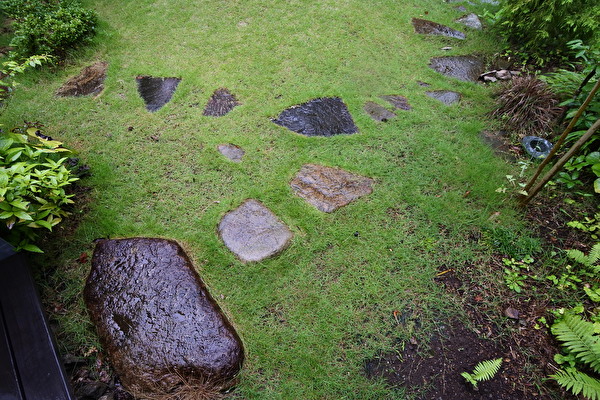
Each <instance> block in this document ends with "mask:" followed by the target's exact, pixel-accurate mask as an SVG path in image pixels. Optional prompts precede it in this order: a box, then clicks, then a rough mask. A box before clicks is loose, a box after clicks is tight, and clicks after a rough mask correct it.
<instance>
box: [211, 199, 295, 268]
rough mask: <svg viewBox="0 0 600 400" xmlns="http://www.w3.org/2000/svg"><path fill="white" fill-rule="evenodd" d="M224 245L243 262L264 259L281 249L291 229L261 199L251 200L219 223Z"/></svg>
mask: <svg viewBox="0 0 600 400" xmlns="http://www.w3.org/2000/svg"><path fill="white" fill-rule="evenodd" d="M219 235H220V236H221V239H222V240H223V242H224V243H225V246H227V248H228V249H229V250H231V251H232V252H233V253H234V254H235V255H236V256H237V257H238V258H239V259H240V260H241V261H243V262H252V261H261V260H264V259H265V258H268V257H271V256H274V255H276V254H279V253H280V252H282V251H283V250H284V249H285V248H286V247H287V246H288V244H289V243H290V241H291V240H292V236H293V235H292V232H291V231H290V230H289V229H288V227H287V226H286V225H285V224H284V223H283V222H281V221H280V220H279V219H278V218H277V216H276V215H275V214H273V213H272V212H271V210H269V209H268V208H267V207H265V206H264V205H263V204H262V203H261V202H260V201H258V200H254V199H248V200H246V201H244V202H243V203H242V204H241V205H240V206H239V207H238V208H236V209H235V210H233V211H230V212H228V213H227V214H225V216H223V218H222V219H221V222H220V223H219Z"/></svg>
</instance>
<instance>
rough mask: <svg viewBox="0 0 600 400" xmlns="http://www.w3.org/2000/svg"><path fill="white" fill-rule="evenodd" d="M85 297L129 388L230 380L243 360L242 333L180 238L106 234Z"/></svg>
mask: <svg viewBox="0 0 600 400" xmlns="http://www.w3.org/2000/svg"><path fill="white" fill-rule="evenodd" d="M84 299H85V302H86V305H87V308H88V310H89V312H90V316H91V319H92V322H93V323H94V325H95V326H96V329H97V331H98V336H99V338H100V341H101V343H102V346H103V348H104V349H105V350H106V351H107V352H108V355H109V359H110V361H111V364H112V366H113V367H114V369H115V371H116V372H117V374H118V375H119V378H120V379H121V381H122V382H123V384H124V385H125V386H126V387H127V388H128V390H130V391H136V392H150V393H152V392H154V391H155V390H157V389H158V390H161V391H169V390H171V389H173V388H174V387H176V386H178V385H181V384H182V383H184V382H186V381H187V382H188V383H193V382H194V381H195V380H199V381H208V382H213V383H216V384H222V385H224V386H227V382H228V381H230V380H231V379H233V378H235V376H236V375H237V373H238V372H239V371H240V369H241V367H242V362H243V360H244V350H243V347H242V342H241V340H240V338H239V337H238V335H237V333H236V332H235V330H234V328H233V326H232V325H231V323H230V322H229V321H228V320H227V318H226V317H225V315H224V314H223V312H222V311H221V309H220V308H219V306H218V305H217V303H216V302H215V301H214V300H213V298H212V297H211V295H210V293H209V292H208V290H207V289H206V286H205V285H204V283H203V282H202V280H201V279H200V277H199V276H198V274H197V273H196V269H195V268H194V266H193V265H192V263H191V261H190V260H189V258H188V257H187V255H186V254H185V252H184V251H183V249H182V248H181V247H180V246H179V245H178V244H177V243H176V242H174V241H171V240H165V239H150V238H131V239H118V240H100V241H99V242H98V243H97V244H96V248H95V250H94V255H93V257H92V270H91V272H90V275H89V276H88V279H87V283H86V286H85V289H84Z"/></svg>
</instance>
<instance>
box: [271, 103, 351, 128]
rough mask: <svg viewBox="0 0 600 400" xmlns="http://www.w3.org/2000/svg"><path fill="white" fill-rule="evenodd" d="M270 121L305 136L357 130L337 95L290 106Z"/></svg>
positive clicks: (346, 108)
mask: <svg viewBox="0 0 600 400" xmlns="http://www.w3.org/2000/svg"><path fill="white" fill-rule="evenodd" d="M272 121H273V122H274V123H276V124H277V125H281V126H283V127H286V128H288V129H289V130H291V131H294V132H297V133H300V134H302V135H306V136H333V135H340V134H352V133H356V132H358V128H357V127H356V125H354V120H353V119H352V116H351V115H350V113H349V112H348V107H346V104H344V102H343V101H342V99H340V98H339V97H325V98H320V99H314V100H311V101H309V102H306V103H304V104H300V105H297V106H293V107H290V108H288V109H286V110H284V111H283V112H282V113H281V114H279V116H278V117H277V119H273V120H272Z"/></svg>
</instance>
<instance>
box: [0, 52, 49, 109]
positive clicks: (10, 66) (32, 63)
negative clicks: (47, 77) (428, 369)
mask: <svg viewBox="0 0 600 400" xmlns="http://www.w3.org/2000/svg"><path fill="white" fill-rule="evenodd" d="M48 61H50V57H48V56H31V57H29V58H27V59H25V60H23V61H22V62H20V63H19V62H17V61H6V62H4V63H2V69H1V70H0V76H1V77H2V78H1V79H0V99H3V98H5V97H7V96H8V94H9V93H10V92H12V90H13V89H14V88H15V86H16V85H17V83H16V82H15V80H14V77H15V75H17V74H22V73H23V72H25V70H27V69H28V68H35V67H36V66H38V65H42V63H43V62H48Z"/></svg>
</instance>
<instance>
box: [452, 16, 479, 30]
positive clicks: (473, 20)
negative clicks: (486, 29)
mask: <svg viewBox="0 0 600 400" xmlns="http://www.w3.org/2000/svg"><path fill="white" fill-rule="evenodd" d="M456 22H458V23H460V24H463V25H465V26H466V27H467V28H471V29H477V30H479V31H480V30H481V29H482V28H483V26H482V25H481V21H480V20H479V17H478V16H477V14H475V13H470V14H467V15H463V16H462V17H460V18H458V19H457V20H456Z"/></svg>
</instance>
